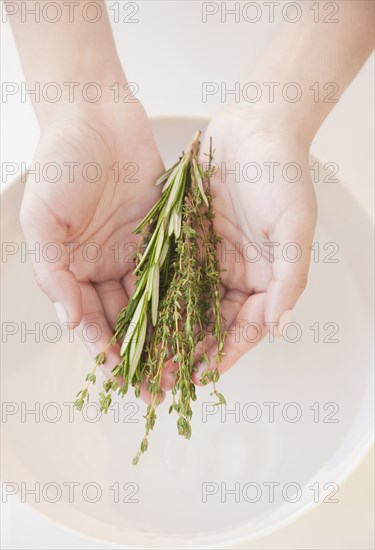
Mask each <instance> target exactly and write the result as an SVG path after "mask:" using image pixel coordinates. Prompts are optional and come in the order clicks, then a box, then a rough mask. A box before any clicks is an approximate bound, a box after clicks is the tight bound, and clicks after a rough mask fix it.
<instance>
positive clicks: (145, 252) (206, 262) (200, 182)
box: [76, 132, 226, 464]
mask: <svg viewBox="0 0 375 550" xmlns="http://www.w3.org/2000/svg"><path fill="white" fill-rule="evenodd" d="M199 138H200V132H197V133H196V135H195V136H194V139H193V140H192V141H191V143H190V144H189V146H188V148H187V150H186V152H185V154H183V155H182V156H181V158H180V160H179V161H178V162H177V163H176V164H175V165H174V166H173V167H172V168H170V169H169V170H167V171H166V172H165V173H164V174H163V175H162V176H160V178H159V179H158V180H157V181H156V185H163V187H162V193H161V196H160V198H159V200H158V201H157V203H156V204H155V205H154V206H153V208H152V209H151V210H150V212H149V213H148V214H147V216H146V217H145V218H144V219H143V220H142V222H141V223H140V224H139V225H138V226H137V227H136V229H135V230H134V232H135V233H138V234H140V242H139V247H138V251H137V254H136V257H135V261H136V267H135V271H134V273H135V274H136V276H137V281H136V287H135V291H134V294H133V296H132V298H131V299H130V301H129V303H128V305H127V307H126V308H124V309H123V310H122V311H120V313H119V315H118V318H117V322H116V327H115V332H114V335H113V337H112V338H111V340H110V342H109V343H108V346H107V348H106V350H104V352H102V353H100V354H99V355H98V356H97V357H96V360H95V367H94V369H93V371H92V372H91V373H90V374H89V375H88V376H87V378H86V380H87V382H88V385H87V386H86V388H84V389H83V390H82V391H81V392H79V394H78V395H77V400H76V406H77V408H79V409H82V407H83V406H84V403H85V401H88V399H89V393H88V389H89V385H90V383H91V384H95V381H96V374H95V370H96V368H97V367H98V366H100V365H102V364H103V363H104V362H105V357H106V351H107V350H108V348H109V347H110V346H111V345H113V344H114V343H116V342H121V351H120V355H121V361H120V362H119V363H118V365H116V367H115V368H114V369H113V371H112V377H111V378H110V379H108V380H106V381H105V382H104V384H103V391H102V392H101V393H100V397H99V403H100V407H101V409H102V410H103V411H104V412H107V411H108V408H109V407H110V405H111V402H112V396H111V394H112V392H113V391H118V393H119V395H121V396H124V395H125V394H126V392H127V390H128V387H129V385H131V386H133V387H134V390H135V395H136V396H137V397H139V395H140V386H141V384H144V385H145V386H146V388H147V390H148V391H149V393H150V394H151V398H152V399H151V403H150V404H149V405H148V407H147V412H146V416H145V418H146V430H145V435H144V437H143V439H142V442H141V445H140V449H139V451H138V453H137V455H136V457H135V458H134V460H133V464H136V463H137V462H138V460H139V458H140V457H141V455H142V454H143V453H144V452H145V451H146V450H147V448H148V437H149V433H150V431H151V430H152V429H153V427H154V425H155V421H156V409H157V407H158V405H159V403H160V399H161V395H162V393H161V378H162V373H163V368H164V366H165V364H166V362H167V361H173V362H174V363H176V366H177V369H176V371H175V384H174V387H173V389H172V398H173V403H172V405H171V406H170V410H169V412H170V413H172V412H175V413H176V414H177V429H178V433H179V434H180V435H182V436H183V437H185V438H187V439H189V438H190V436H191V433H192V430H191V425H190V421H191V418H192V402H193V401H195V400H196V393H195V385H194V384H193V382H192V373H193V372H194V369H195V364H196V363H197V362H199V361H201V360H202V359H204V360H206V362H207V363H208V360H207V356H206V354H205V352H204V342H205V338H206V334H207V333H208V332H212V334H213V336H214V337H215V339H216V342H217V346H218V352H217V354H216V368H215V370H214V371H210V370H207V371H206V372H205V373H204V375H203V382H205V383H208V382H212V384H213V393H212V395H215V396H216V397H217V399H218V403H217V404H222V403H225V399H224V397H223V396H222V395H221V394H220V393H218V392H217V390H216V382H217V381H218V379H219V372H218V368H217V365H218V363H219V361H220V359H221V357H222V355H223V347H224V340H225V337H226V331H225V326H224V325H225V322H224V318H223V316H222V313H221V303H220V269H219V263H218V260H217V246H218V244H219V242H220V238H219V237H218V236H217V235H216V233H215V230H214V225H213V220H214V211H213V207H212V199H213V197H212V195H211V193H210V185H209V178H210V176H211V175H212V170H211V161H212V150H211V151H210V154H209V160H210V162H209V167H208V170H207V171H204V170H203V168H202V166H201V165H200V164H199V161H198V158H197V157H198V152H199ZM118 380H121V383H120V384H119V381H118Z"/></svg>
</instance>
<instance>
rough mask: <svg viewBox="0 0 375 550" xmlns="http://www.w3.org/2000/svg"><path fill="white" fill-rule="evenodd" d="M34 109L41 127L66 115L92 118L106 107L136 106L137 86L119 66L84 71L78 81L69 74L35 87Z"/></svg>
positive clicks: (36, 84)
mask: <svg viewBox="0 0 375 550" xmlns="http://www.w3.org/2000/svg"><path fill="white" fill-rule="evenodd" d="M35 89H36V90H37V92H38V93H37V94H35V96H34V98H33V105H34V109H35V112H36V115H37V118H38V121H39V124H40V126H41V127H44V126H46V125H48V124H50V123H51V121H53V120H55V119H56V118H57V119H58V118H61V117H62V116H65V113H67V112H76V113H81V114H82V116H88V117H89V116H91V114H92V113H95V112H98V111H100V110H101V108H103V107H107V106H109V105H113V106H116V104H117V105H118V104H122V103H130V104H131V103H137V102H138V99H137V97H136V96H135V95H134V94H133V91H134V86H133V85H132V84H131V83H128V81H127V79H126V77H125V74H124V72H123V70H122V68H121V67H120V66H117V67H113V68H111V69H110V68H108V67H106V70H105V71H101V72H97V71H94V70H92V71H91V70H90V69H88V70H82V71H81V74H80V76H79V77H76V76H75V75H74V74H70V75H69V77H68V78H65V77H64V76H63V75H61V76H59V77H57V78H55V79H54V80H52V79H51V80H49V81H48V82H43V81H42V80H41V81H40V82H38V83H35Z"/></svg>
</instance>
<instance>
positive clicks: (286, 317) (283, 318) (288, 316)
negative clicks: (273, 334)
mask: <svg viewBox="0 0 375 550" xmlns="http://www.w3.org/2000/svg"><path fill="white" fill-rule="evenodd" d="M291 320H292V310H291V309H287V310H286V311H284V313H282V314H281V315H280V319H279V326H278V327H277V328H278V333H279V336H282V335H283V330H284V327H285V325H287V324H288V323H290V321H291Z"/></svg>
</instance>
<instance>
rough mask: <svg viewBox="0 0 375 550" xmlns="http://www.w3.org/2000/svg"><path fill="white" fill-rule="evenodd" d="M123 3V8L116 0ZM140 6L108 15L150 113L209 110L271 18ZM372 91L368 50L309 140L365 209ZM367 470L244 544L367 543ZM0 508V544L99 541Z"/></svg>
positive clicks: (19, 136) (30, 130)
mask: <svg viewBox="0 0 375 550" xmlns="http://www.w3.org/2000/svg"><path fill="white" fill-rule="evenodd" d="M115 3H116V2H109V4H111V5H114V4H115ZM119 5H120V6H119V7H120V14H121V13H122V12H121V8H122V5H121V2H120V3H119ZM139 7H140V9H139V13H138V14H137V15H136V16H135V17H137V18H138V19H139V23H136V24H129V23H127V24H124V23H114V22H113V18H112V26H113V31H114V35H115V39H116V44H117V48H118V51H119V55H120V58H121V60H122V63H123V66H124V68H125V71H126V74H127V77H128V80H129V81H135V82H137V83H138V84H139V89H140V91H139V94H138V95H139V97H140V99H141V100H142V102H143V103H144V105H145V107H146V109H147V111H148V113H149V114H150V115H154V114H158V115H160V114H187V115H189V114H191V115H204V116H211V115H212V114H213V113H214V112H215V111H217V110H218V109H219V108H220V106H221V104H220V99H219V98H218V97H216V98H212V99H211V100H209V101H208V102H207V103H203V102H202V100H201V85H202V82H207V81H216V82H227V83H228V88H229V87H231V84H233V83H235V82H236V81H242V82H247V81H249V80H251V68H252V67H253V66H254V64H255V62H256V61H257V60H258V59H259V56H260V55H261V54H262V51H263V50H264V48H265V47H266V45H267V43H268V42H269V40H270V39H271V37H272V34H273V32H274V30H275V28H276V24H277V22H275V23H269V22H268V21H267V16H266V13H267V12H266V11H264V14H263V15H262V18H261V20H260V21H259V22H258V23H257V24H255V25H251V24H249V23H246V22H240V23H235V22H234V21H230V19H229V20H228V21H227V22H226V24H224V25H223V24H222V23H221V22H220V18H219V16H215V17H212V18H209V20H208V22H207V23H206V24H203V23H202V22H201V10H202V6H201V2H199V1H197V2H195V1H190V2H185V1H178V2H177V1H164V2H160V1H154V2H151V1H147V2H140V3H139ZM279 13H280V12H278V11H277V10H276V14H277V15H279ZM278 19H280V17H277V20H278ZM2 32H3V38H2V42H3V48H2V52H3V53H2V81H3V82H17V83H20V82H21V81H22V80H23V75H22V70H21V67H20V63H19V60H18V56H17V52H16V48H15V45H14V41H13V38H12V35H11V32H10V29H9V26H8V25H7V24H5V25H2ZM373 93H374V80H373V56H371V58H370V59H369V60H368V61H367V62H366V64H365V66H364V67H363V68H362V70H361V71H360V73H359V74H358V75H357V77H356V79H355V80H354V82H353V83H352V84H351V86H350V87H349V89H348V90H347V91H346V92H345V94H344V95H343V97H342V98H341V99H340V102H339V103H338V105H337V106H336V107H335V109H334V111H333V112H332V113H331V115H329V117H328V118H327V120H326V121H325V123H324V124H323V126H322V128H321V129H320V131H319V133H318V135H317V137H316V138H315V140H314V142H313V145H312V153H313V154H314V155H316V156H317V157H318V158H319V159H320V160H322V161H324V162H336V163H337V164H338V165H339V168H340V171H339V177H340V179H341V180H342V181H343V182H344V184H345V185H347V186H348V187H349V189H350V191H351V192H352V194H353V195H354V196H355V197H356V199H357V200H358V201H359V203H360V204H361V206H362V207H363V209H364V211H365V212H366V214H367V215H369V216H371V217H373V212H372V204H373V149H374V136H373V130H374V127H373V114H374V113H373V103H372V100H373ZM2 120H3V130H2V137H3V139H2V161H3V162H4V161H7V162H16V163H18V164H20V163H21V162H25V163H28V162H30V161H31V159H32V155H33V150H34V148H35V145H36V142H37V139H38V127H37V123H36V119H35V116H34V114H33V111H32V108H31V106H30V103H29V102H26V103H22V102H21V100H20V96H19V95H16V96H14V97H12V98H9V100H8V101H7V102H6V103H2ZM339 208H340V204H337V209H339ZM334 215H335V212H332V216H334ZM348 224H350V220H348ZM353 368H354V365H353ZM372 471H373V453H370V455H368V457H367V458H366V460H365V461H364V463H363V464H362V465H361V466H360V467H359V468H358V470H357V471H356V472H355V473H354V474H353V475H352V476H351V478H350V479H349V480H348V481H347V482H346V483H345V484H344V485H343V486H342V487H341V488H340V493H339V496H340V498H339V503H338V504H323V505H321V506H319V507H318V508H317V509H315V510H313V511H311V512H309V513H308V514H307V515H306V516H304V517H302V518H301V519H299V520H298V521H296V522H295V523H294V524H292V525H290V526H288V527H285V528H283V529H281V530H279V531H278V532H276V533H274V534H272V535H269V536H267V537H265V538H263V539H262V540H259V541H257V542H254V543H251V544H248V545H246V548H259V549H261V548H262V549H283V548H290V549H292V548H303V549H305V548H306V549H308V548H311V549H318V548H321V549H323V548H324V549H328V548H329V549H334V548H338V549H344V548H345V549H346V548H347V549H367V548H373V529H372V525H373V523H372V514H373V512H374V500H373V489H372V487H373V473H372ZM4 508H5V507H3V515H4V517H3V522H2V527H3V529H2V537H3V540H2V547H3V548H9V549H21V548H22V549H23V548H25V549H26V548H28V549H29V548H30V549H31V548H51V549H52V548H56V549H57V548H65V549H66V548H70V549H78V548H91V549H92V548H104V547H102V546H99V545H98V546H94V545H93V544H92V543H91V542H87V541H85V540H83V539H82V538H80V537H79V536H76V535H75V534H71V533H66V532H65V531H64V530H63V529H61V528H60V527H59V526H56V525H53V524H51V523H50V522H48V521H47V520H45V519H44V518H42V517H41V516H39V515H37V514H36V513H35V512H34V511H32V510H31V509H29V508H28V507H27V506H26V505H22V504H21V503H18V502H17V501H16V500H14V501H12V502H11V503H10V504H7V506H6V509H4ZM21 526H22V527H21ZM20 527H21V528H20ZM244 547H245V546H244Z"/></svg>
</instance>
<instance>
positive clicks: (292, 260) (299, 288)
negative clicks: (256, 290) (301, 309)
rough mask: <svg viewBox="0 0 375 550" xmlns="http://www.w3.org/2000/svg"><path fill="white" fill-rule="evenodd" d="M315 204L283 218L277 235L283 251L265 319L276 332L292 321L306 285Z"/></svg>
mask: <svg viewBox="0 0 375 550" xmlns="http://www.w3.org/2000/svg"><path fill="white" fill-rule="evenodd" d="M314 207H315V203H314V201H312V203H311V209H310V210H309V211H305V214H303V212H299V215H298V216H293V214H290V213H286V214H285V215H284V216H283V218H282V219H281V220H280V222H279V224H278V226H277V228H276V230H275V238H273V239H272V240H274V241H278V242H280V243H281V246H280V247H278V248H279V249H280V250H282V251H283V252H282V254H280V255H279V256H277V257H276V258H274V261H273V265H272V280H271V282H270V284H269V286H268V289H267V295H266V303H265V321H266V323H267V324H268V326H269V328H270V327H271V326H272V325H273V326H274V327H275V334H276V335H279V336H280V335H281V333H282V329H283V326H284V325H285V324H286V323H288V322H289V320H290V317H291V310H292V309H293V308H294V306H295V304H296V302H297V300H298V299H299V298H300V296H301V294H302V292H303V291H304V289H305V288H306V284H307V280H308V272H309V267H310V255H311V244H312V240H313V235H314V229H315V208H314Z"/></svg>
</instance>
